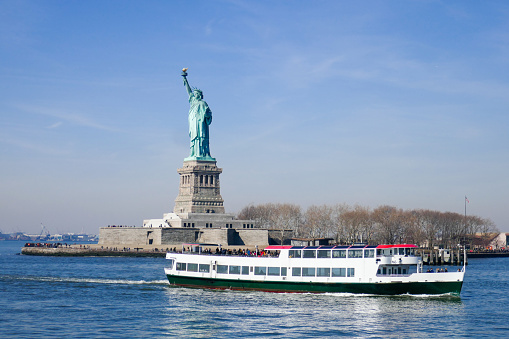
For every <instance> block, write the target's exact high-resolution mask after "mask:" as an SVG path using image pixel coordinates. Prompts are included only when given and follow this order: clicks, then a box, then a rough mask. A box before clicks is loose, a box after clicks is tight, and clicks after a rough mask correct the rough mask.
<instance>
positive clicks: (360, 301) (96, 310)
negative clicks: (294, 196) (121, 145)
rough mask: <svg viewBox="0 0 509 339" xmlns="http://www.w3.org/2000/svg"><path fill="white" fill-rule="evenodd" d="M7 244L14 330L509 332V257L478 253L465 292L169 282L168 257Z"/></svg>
mask: <svg viewBox="0 0 509 339" xmlns="http://www.w3.org/2000/svg"><path fill="white" fill-rule="evenodd" d="M22 245H23V243H22V242H10V241H9V242H8V241H3V242H0V337H5V338H33V337H38V338H49V337H51V338H55V337H57V338H62V337H68V338H162V337H177V336H178V337H181V338H219V337H224V338H226V337H230V336H231V337H241V338H250V337H251V338H290V337H292V338H314V337H341V336H344V337H358V338H370V337H372V338H379V337H392V338H408V337H411V338H429V337H431V336H433V337H439V338H441V337H457V338H465V337H472V338H481V337H485V338H491V337H508V336H509V321H508V320H509V308H508V306H507V305H508V303H509V276H508V274H507V273H508V272H509V258H494V259H471V260H470V265H469V266H468V267H467V274H466V278H465V283H464V285H463V290H462V293H461V296H460V297H454V296H392V297H391V296H365V295H353V294H323V295H315V294H285V293H282V294H273V293H264V292H239V291H208V290H194V289H183V288H174V287H169V286H168V283H167V281H166V279H165V276H164V273H163V267H164V266H165V260H164V259H163V258H86V257H83V258H82V257H76V258H72V257H71V258H67V257H33V256H23V255H16V253H19V252H20V248H21V246H22Z"/></svg>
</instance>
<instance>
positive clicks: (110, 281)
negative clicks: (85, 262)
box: [0, 275, 168, 286]
mask: <svg viewBox="0 0 509 339" xmlns="http://www.w3.org/2000/svg"><path fill="white" fill-rule="evenodd" d="M0 280H24V281H40V282H55V283H60V282H62V283H78V284H80V283H85V284H116V285H164V286H166V285H168V280H166V279H164V280H150V281H146V280H127V279H98V278H74V277H47V276H14V275H2V276H0Z"/></svg>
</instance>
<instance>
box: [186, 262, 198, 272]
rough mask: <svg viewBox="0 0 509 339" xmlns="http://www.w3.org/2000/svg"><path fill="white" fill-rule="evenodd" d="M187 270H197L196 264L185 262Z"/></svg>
mask: <svg viewBox="0 0 509 339" xmlns="http://www.w3.org/2000/svg"><path fill="white" fill-rule="evenodd" d="M187 270H188V271H189V272H198V264H187Z"/></svg>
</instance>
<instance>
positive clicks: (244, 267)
mask: <svg viewBox="0 0 509 339" xmlns="http://www.w3.org/2000/svg"><path fill="white" fill-rule="evenodd" d="M242 275H249V266H242Z"/></svg>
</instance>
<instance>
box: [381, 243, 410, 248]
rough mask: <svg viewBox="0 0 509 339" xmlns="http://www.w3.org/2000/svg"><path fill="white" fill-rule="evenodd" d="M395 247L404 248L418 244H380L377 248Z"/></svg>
mask: <svg viewBox="0 0 509 339" xmlns="http://www.w3.org/2000/svg"><path fill="white" fill-rule="evenodd" d="M394 247H398V248H401V247H404V248H417V246H416V245H413V244H400V245H378V246H377V247H376V248H394Z"/></svg>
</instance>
